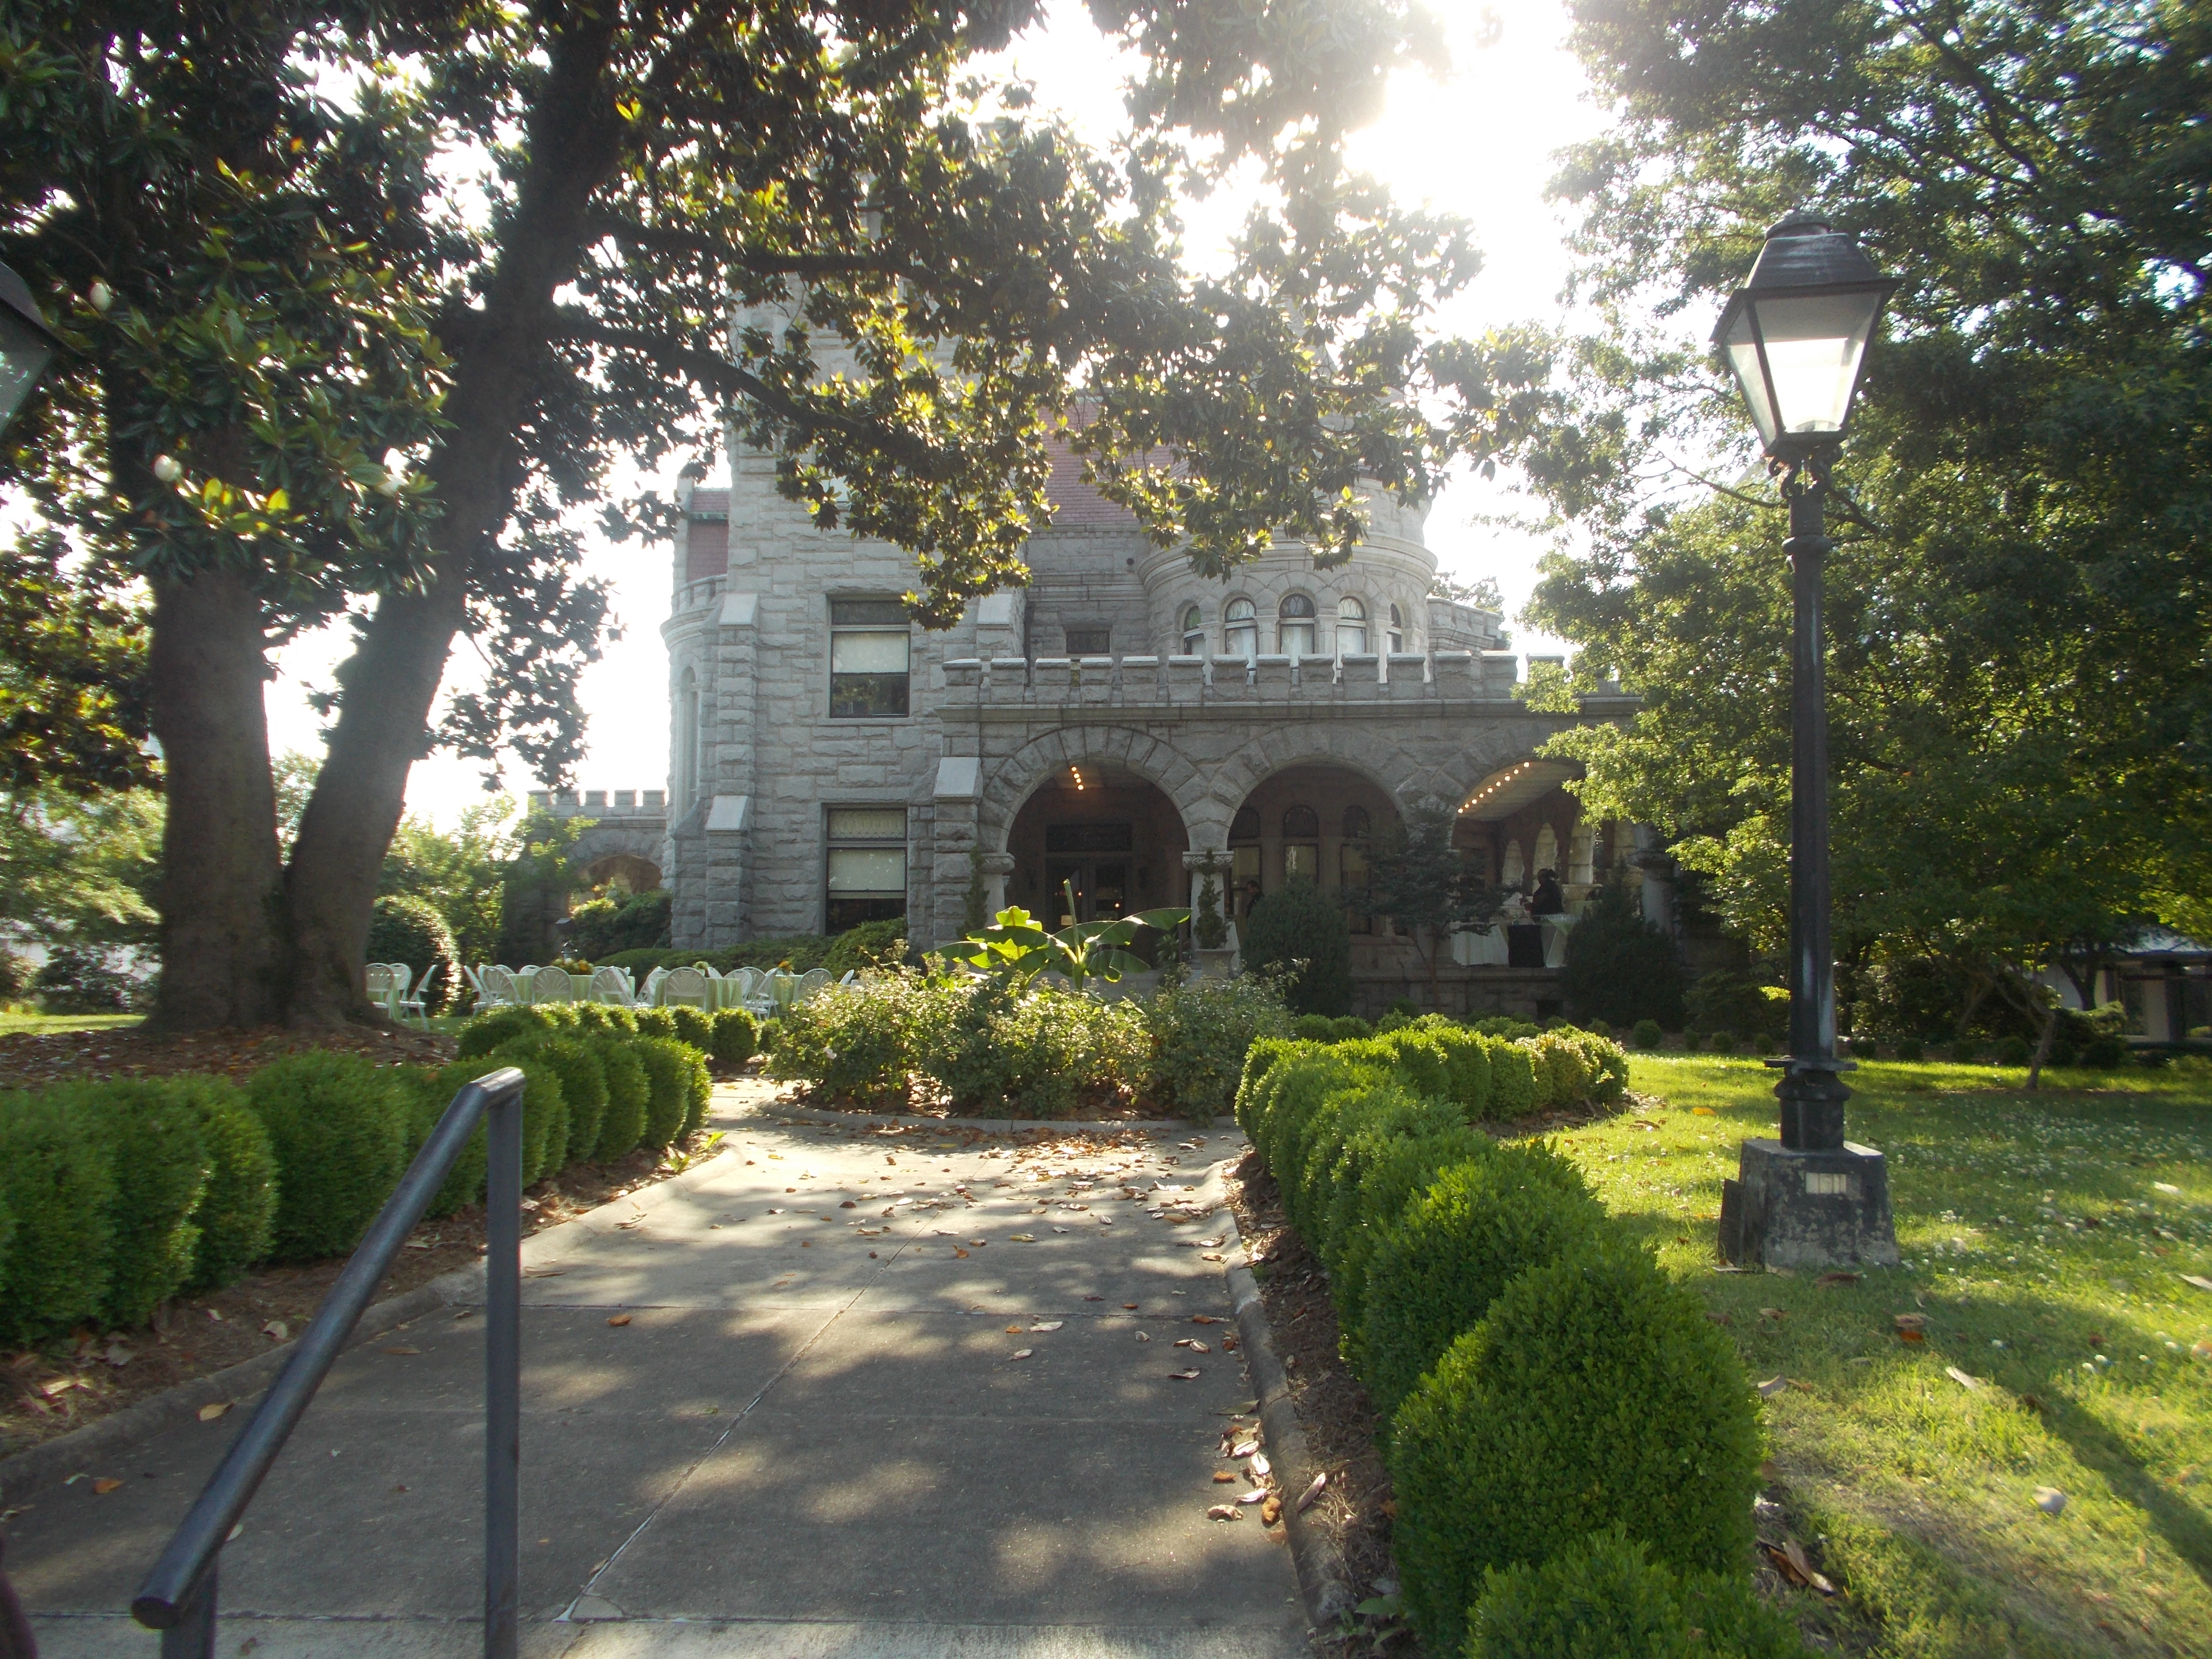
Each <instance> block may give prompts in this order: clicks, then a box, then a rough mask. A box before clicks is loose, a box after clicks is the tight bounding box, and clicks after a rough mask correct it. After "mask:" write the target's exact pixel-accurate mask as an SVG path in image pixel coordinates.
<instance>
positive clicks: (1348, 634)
mask: <svg viewBox="0 0 2212 1659" xmlns="http://www.w3.org/2000/svg"><path fill="white" fill-rule="evenodd" d="M1366 650H1367V606H1366V604H1365V602H1364V601H1363V600H1359V599H1341V600H1340V601H1338V603H1337V607H1336V653H1337V655H1339V656H1340V657H1341V656H1354V657H1357V656H1361V655H1364V653H1365V652H1366Z"/></svg>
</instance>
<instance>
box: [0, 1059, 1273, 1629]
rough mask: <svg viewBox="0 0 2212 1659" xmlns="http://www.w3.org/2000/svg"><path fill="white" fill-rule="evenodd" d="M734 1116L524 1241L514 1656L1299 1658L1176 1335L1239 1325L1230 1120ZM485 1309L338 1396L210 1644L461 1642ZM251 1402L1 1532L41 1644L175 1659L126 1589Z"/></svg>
mask: <svg viewBox="0 0 2212 1659" xmlns="http://www.w3.org/2000/svg"><path fill="white" fill-rule="evenodd" d="M739 1092H741V1093H750V1094H752V1095H754V1096H755V1097H757V1094H758V1091H757V1089H753V1090H750V1091H745V1090H743V1089H742V1086H741V1091H739ZM718 1106H719V1107H720V1111H719V1112H718V1116H720V1118H721V1119H722V1127H726V1128H727V1129H729V1131H730V1134H729V1139H727V1140H726V1142H725V1143H724V1146H725V1149H726V1150H725V1151H724V1152H722V1154H721V1155H720V1156H718V1157H717V1158H714V1159H713V1160H712V1161H711V1162H709V1163H708V1164H703V1165H702V1166H701V1167H700V1168H699V1169H698V1170H693V1171H690V1172H689V1173H687V1174H686V1175H685V1176H682V1177H679V1178H678V1179H677V1180H675V1181H671V1182H666V1183H664V1184H663V1185H661V1186H659V1187H657V1188H651V1189H648V1190H647V1191H646V1192H644V1193H641V1194H637V1195H636V1196H635V1198H634V1199H625V1200H619V1201H618V1202H617V1203H616V1204H613V1205H611V1206H607V1207H605V1208H604V1209H601V1210H599V1211H596V1212H593V1213H592V1215H590V1216H587V1217H585V1218H582V1219H581V1220H579V1221H576V1222H572V1223H570V1224H568V1225H566V1226H562V1227H559V1228H554V1229H550V1230H549V1231H546V1232H544V1233H541V1234H539V1235H538V1236H537V1237H534V1238H532V1239H531V1240H529V1241H528V1242H527V1243H526V1244H525V1246H524V1255H523V1260H524V1265H525V1271H526V1273H528V1274H529V1275H530V1277H529V1279H528V1280H527V1282H526V1285H525V1289H524V1311H523V1355H524V1367H525V1369H524V1376H523V1393H524V1416H523V1430H522V1456H523V1489H522V1502H523V1549H524V1560H523V1609H524V1613H525V1617H526V1620H527V1621H528V1623H527V1625H526V1634H525V1637H524V1643H523V1650H524V1652H525V1653H526V1654H528V1655H531V1656H533V1659H550V1656H556V1655H559V1656H569V1659H612V1656H617V1655H621V1656H628V1655H646V1654H651V1655H656V1656H663V1655H665V1656H684V1659H690V1656H696V1659H709V1656H712V1659H1002V1656H1003V1659H1122V1656H1130V1659H1135V1656H1145V1659H1154V1656H1158V1659H1168V1656H1185V1655H1188V1656H1200V1655H1204V1656H1208V1659H1286V1656H1292V1655H1298V1654H1303V1653H1304V1652H1305V1651H1306V1650H1307V1638H1306V1629H1305V1620H1304V1616H1303V1614H1302V1613H1301V1610H1300V1607H1299V1604H1298V1601H1297V1588H1296V1584H1295V1583H1294V1580H1293V1576H1292V1572H1291V1565H1290V1559H1289V1553H1288V1551H1287V1550H1286V1549H1285V1547H1283V1545H1282V1543H1281V1541H1280V1539H1279V1535H1278V1534H1279V1530H1280V1529H1279V1528H1274V1529H1269V1528H1263V1527H1262V1526H1261V1522H1260V1518H1259V1516H1258V1515H1257V1513H1256V1512H1255V1510H1251V1509H1246V1510H1243V1511H1241V1513H1240V1515H1239V1518H1238V1519H1237V1521H1236V1522H1233V1523H1232V1522H1220V1521H1215V1520H1209V1519H1208V1518H1207V1516H1206V1510H1207V1508H1208V1506H1209V1505H1211V1504H1216V1503H1218V1502H1220V1501H1222V1499H1223V1498H1227V1497H1233V1496H1234V1495H1236V1494H1237V1492H1240V1491H1242V1490H1243V1482H1241V1481H1240V1482H1238V1483H1237V1484H1233V1485H1218V1484H1216V1483H1215V1482H1214V1481H1213V1479H1212V1476H1213V1474H1214V1472H1215V1471H1216V1470H1217V1469H1219V1468H1226V1467H1229V1466H1228V1465H1227V1463H1226V1462H1225V1461H1224V1460H1222V1459H1221V1458H1220V1457H1218V1455H1217V1454H1218V1446H1219V1443H1220V1437H1221V1434H1222V1431H1223V1429H1224V1428H1225V1426H1226V1425H1231V1424H1234V1423H1243V1424H1248V1425H1249V1423H1251V1422H1252V1421H1253V1419H1252V1418H1251V1417H1250V1416H1249V1415H1243V1416H1239V1415H1237V1413H1240V1412H1244V1413H1249V1408H1250V1407H1251V1403H1252V1396H1251V1391H1250V1389H1249V1384H1248V1383H1247V1382H1246V1381H1245V1377H1244V1374H1243V1368H1242V1366H1241V1364H1240V1363H1239V1360H1238V1358H1237V1355H1236V1354H1234V1353H1225V1352H1223V1349H1222V1341H1221V1339H1222V1337H1223V1336H1224V1335H1225V1334H1227V1333H1229V1332H1230V1331H1231V1330H1233V1328H1234V1327H1233V1326H1232V1325H1231V1324H1228V1323H1226V1322H1224V1323H1219V1324H1203V1323H1194V1319H1196V1318H1199V1317H1200V1316H1207V1317H1211V1318H1213V1319H1218V1320H1223V1321H1226V1319H1227V1316H1228V1315H1229V1312H1230V1307H1229V1298H1228V1294H1227V1291H1226V1289H1225V1284H1224V1280H1223V1264H1222V1263H1221V1262H1220V1261H1218V1260H1216V1259H1211V1258H1214V1257H1218V1255H1222V1254H1225V1253H1233V1252H1234V1249H1235V1235H1234V1231H1233V1228H1231V1227H1230V1226H1228V1225H1227V1212H1226V1210H1225V1209H1222V1208H1219V1207H1218V1199H1219V1185H1218V1173H1215V1172H1214V1170H1213V1168H1212V1166H1214V1165H1215V1164H1217V1162H1218V1161H1219V1160H1222V1159H1226V1158H1231V1157H1233V1156H1234V1155H1235V1154H1236V1152H1237V1151H1238V1150H1239V1149H1240V1146H1241V1140H1240V1138H1239V1137H1237V1136H1235V1135H1225V1134H1221V1133H1206V1134H1205V1135H1203V1136H1200V1135H1197V1134H1194V1133H1191V1132H1189V1131H1187V1130H1186V1131H1184V1132H1182V1133H1180V1134H1177V1133H1173V1132H1163V1133H1127V1134H1116V1135H1114V1136H1111V1137H1097V1138H1091V1139H1077V1138H1076V1137H1073V1136H1071V1137H1068V1138H1066V1139H1060V1140H1054V1141H1050V1142H1046V1143H1043V1144H1042V1145H1027V1144H1024V1143H1023V1142H1020V1141H1018V1140H1010V1139H1002V1138H996V1137H988V1138H985V1137H970V1136H967V1135H963V1134H959V1133H945V1132H921V1133H915V1132H908V1133H882V1132H870V1131H866V1130H860V1129H855V1128H852V1127H845V1126H842V1125H841V1126H836V1127H823V1126H819V1125H815V1124H811V1123H787V1124H783V1125H779V1124H777V1123H776V1122H775V1120H774V1118H773V1116H772V1115H761V1112H760V1109H759V1108H758V1106H757V1099H756V1101H755V1102H754V1103H750V1104H748V1103H744V1102H741V1100H740V1099H739V1098H738V1097H737V1096H736V1095H733V1094H732V1092H731V1091H725V1094H724V1096H723V1097H722V1098H721V1099H720V1100H719V1101H718ZM748 1110H750V1115H746V1114H747V1112H748ZM1156 1183H1164V1184H1163V1185H1159V1186H1158V1187H1157V1188H1156ZM1182 1188H1188V1190H1177V1189H1182ZM1125 1194H1126V1195H1125ZM848 1202H849V1203H850V1204H851V1205H852V1206H854V1207H851V1208H846V1207H844V1206H845V1205H846V1204H847V1203H848ZM1171 1205H1182V1206H1188V1208H1190V1209H1192V1210H1195V1211H1198V1212H1205V1213H1203V1214H1202V1218H1201V1219H1200V1220H1198V1221H1196V1222H1182V1223H1180V1224H1178V1223H1176V1221H1174V1220H1171V1219H1170V1218H1169V1216H1170V1215H1172V1213H1173V1211H1172V1210H1171V1209H1170V1210H1169V1215H1162V1216H1158V1217H1156V1216H1155V1215H1154V1214H1152V1212H1154V1211H1159V1210H1163V1209H1164V1208H1167V1207H1168V1206H1171ZM886 1212H888V1213H886ZM1224 1234H1226V1235H1227V1242H1226V1243H1223V1235H1224ZM1209 1245H1211V1246H1212V1248H1210V1249H1209V1248H1208V1246H1209ZM480 1301H481V1299H480V1297H479V1296H477V1295H476V1294H474V1293H471V1295H469V1296H468V1297H466V1298H465V1300H464V1301H463V1302H462V1303H459V1304H456V1305H454V1306H453V1307H451V1308H448V1309H447V1310H445V1311H443V1312H441V1313H439V1314H436V1315H434V1316H429V1317H427V1318H423V1319H420V1320H417V1321H416V1322H414V1323H412V1324H411V1325H409V1326H405V1327H403V1328H400V1329H398V1330H396V1331H393V1332H392V1333H390V1334H386V1335H384V1336H381V1337H380V1338H378V1339H377V1340H374V1341H372V1342H369V1343H368V1344H365V1345H364V1346H362V1347H360V1348H357V1349H356V1350H355V1351H354V1352H352V1353H351V1354H349V1356H348V1357H347V1358H344V1359H343V1360H342V1361H341V1362H340V1363H339V1364H338V1366H337V1369H336V1370H334V1371H333V1372H332V1373H331V1377H330V1380H329V1382H328V1383H325V1386H324V1389H323V1392H322V1394H321V1395H320V1397H319V1399H318V1401H317V1402H316V1404H315V1406H314V1407H313V1409H312V1410H311V1411H310V1413H308V1415H307V1418H306V1419H305V1420H304V1421H303V1422H302V1424H301V1427H300V1430H299V1431H298V1433H297V1434H296V1435H295V1437H293V1440H292V1443H291V1446H290V1449H289V1451H288V1452H287V1454H286V1455H285V1456H284V1458H283V1460H282V1461H281V1462H279V1463H278V1464H277V1466H276V1470H275V1471H274V1473H273V1474H271V1475H270V1480H269V1481H268V1483H267V1484H266V1485H265V1486H264V1487H263V1489H262V1492H261V1495H260V1497H259V1498H258V1499H257V1500H256V1502H255V1504H254V1506H253V1508H252V1510H249V1511H248V1512H247V1516H246V1522H245V1524H244V1527H243V1529H242V1530H241V1532H240V1534H239V1535H238V1537H237V1538H236V1540H235V1541H234V1542H233V1543H232V1544H231V1545H230V1547H228V1550H227V1551H226V1552H225V1553H224V1555H223V1560H222V1610H223V1615H224V1625H223V1627H222V1632H221V1634H220V1636H219V1638H218V1642H217V1646H216V1651H217V1652H218V1653H220V1654H225V1655H229V1654H245V1653H251V1654H252V1655H254V1656H256V1659H306V1656H315V1659H323V1656H329V1659H400V1656H408V1659H413V1656H428V1655H435V1656H441V1659H443V1656H453V1659H461V1656H471V1655H475V1654H477V1653H480V1652H481V1646H480V1643H481V1637H480V1635H479V1627H478V1626H477V1623H476V1620H477V1615H478V1613H479V1612H480V1609H481V1605H482V1602H481V1597H482V1593H483V1592H482V1583H483V1580H482V1576H481V1575H482V1571H483V1569H482V1535H483V1534H482V1527H483V1511H482V1507H481V1505H482V1479H483V1476H482V1468H483V1419H482V1410H483V1380H482V1379H483V1370H482V1366H483V1341H482V1334H481V1333H482V1328H483V1320H482V1317H481V1315H480V1313H478V1312H477V1310H476V1307H472V1306H471V1305H469V1304H471V1303H474V1304H477V1306H480ZM1128 1304H1134V1305H1133V1307H1132V1306H1130V1305H1128ZM624 1316H627V1318H626V1322H623V1323H620V1324H617V1323H614V1322H613V1321H615V1320H617V1319H621V1318H623V1317H624ZM1177 1339H1190V1340H1196V1341H1202V1342H1204V1343H1206V1345H1207V1346H1208V1350H1209V1351H1208V1352H1204V1353H1198V1352H1194V1350H1193V1349H1191V1348H1188V1347H1178V1346H1174V1345H1175V1343H1176V1340H1177ZM1018 1353H1019V1354H1025V1357H1021V1358H1017V1357H1016V1356H1017V1354H1018ZM1183 1371H1196V1372H1197V1373H1198V1376H1195V1377H1194V1378H1188V1379H1185V1378H1180V1377H1177V1376H1173V1375H1171V1373H1176V1372H1183ZM240 1417H241V1414H240V1413H234V1414H233V1415H232V1416H231V1417H229V1418H226V1419H222V1420H220V1421H217V1422H216V1423H212V1424H207V1425H198V1424H194V1425H187V1426H185V1427H184V1428H180V1429H178V1430H174V1431H171V1432H169V1433H167V1434H165V1435H163V1436H161V1437H158V1438H155V1439H154V1440H151V1441H149V1442H146V1443H143V1444H142V1445H141V1446H139V1447H138V1448H137V1449H135V1450H133V1451H131V1453H129V1454H127V1455H121V1456H118V1457H113V1458H111V1459H109V1460H107V1461H108V1462H111V1463H112V1465H113V1467H112V1468H111V1467H106V1466H103V1467H100V1468H88V1469H86V1470H85V1471H84V1472H83V1473H84V1474H85V1475H86V1476H87V1477H88V1478H87V1479H84V1480H79V1481H77V1482H76V1483H75V1484H73V1485H70V1486H56V1487H52V1488H49V1489H47V1490H46V1491H44V1492H39V1493H36V1494H34V1495H33V1498H32V1500H31V1502H30V1504H29V1505H28V1507H27V1508H26V1509H24V1510H20V1511H18V1512H17V1513H15V1515H14V1516H12V1518H10V1519H9V1521H8V1522H7V1534H8V1545H7V1565H8V1569H9V1572H10V1574H11V1575H12V1576H13V1577H14V1579H15V1583H16V1586H17V1588H18V1589H19V1591H20V1593H21V1595H22V1598H23V1601H24V1603H25V1605H26V1606H27V1607H29V1608H30V1609H31V1610H32V1611H33V1624H34V1626H35V1627H36V1628H37V1630H38V1632H39V1636H40V1643H41V1646H42V1651H43V1652H44V1653H45V1654H46V1655H47V1656H49V1659H91V1656H95V1655H96V1656H100V1659H111V1656H132V1655H151V1654H153V1653H155V1651H156V1650H157V1647H158V1641H157V1638H155V1636H154V1635H153V1634H152V1633H151V1632H143V1631H141V1630H139V1628H138V1627H137V1626H136V1625H134V1624H131V1622H130V1621H129V1617H128V1613H127V1611H126V1609H127V1605H128V1602H129V1600H130V1596H131V1592H132V1590H133V1589H134V1588H135V1587H136V1584H137V1580H138V1578H139V1577H140V1576H141V1574H143V1571H144V1570H145V1568H146V1566H147V1565H148V1564H149V1562H150V1561H151V1559H153V1557H154V1555H155V1553H156V1552H157V1550H158V1549H159V1547H160V1546H161V1542H162V1541H164V1540H165V1538H166V1537H167V1533H168V1530H169V1529H170V1528H172V1527H173V1525H174V1524H175V1522H176V1521H177V1520H178V1518H179V1516H181V1515H182V1514H183V1512H184V1510H185V1507H186V1506H187V1505H188V1504H189V1503H190V1502H191V1498H192V1497H193V1495H194V1494H195V1493H196V1492H197V1490H198V1488H199V1486H200V1483H201V1481H202V1480H204V1478H205V1477H206V1475H207V1474H208V1472H209V1470H210V1469H211V1468H213V1466H214V1464H215V1462H216V1459H217V1458H218V1457H219V1456H220V1455H221V1454H222V1451H223V1449H225V1448H226V1447H227V1446H228V1443H229V1440H230V1438H231V1436H232V1435H233V1433H234V1432H235V1430H236V1427H237V1425H238V1423H239V1421H240ZM94 1478H107V1479H119V1480H122V1481H123V1482H124V1484H123V1485H122V1486H120V1487H118V1488H115V1489H113V1490H112V1491H110V1492H106V1493H104V1494H103V1493H99V1492H95V1491H94Z"/></svg>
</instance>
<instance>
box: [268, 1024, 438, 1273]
mask: <svg viewBox="0 0 2212 1659" xmlns="http://www.w3.org/2000/svg"><path fill="white" fill-rule="evenodd" d="M246 1101H247V1103H248V1104H249V1105H251V1106H252V1109H253V1110H254V1113H255V1115H257V1116H258V1117H259V1118H260V1120H261V1124H262V1127H264V1128H265V1129H267V1130H268V1131H269V1144H270V1150H271V1151H273V1152H275V1153H276V1221H275V1225H274V1227H273V1229H272V1231H271V1234H270V1246H271V1254H272V1255H274V1256H275V1257H276V1260H277V1261H319V1260H320V1259H321V1258H323V1257H325V1256H331V1255H344V1254H345V1253H346V1252H347V1251H348V1250H350V1249H353V1247H354V1246H355V1245H356V1244H357V1243H360V1242H361V1236H362V1231H364V1230H365V1229H366V1228H367V1227H368V1224H369V1222H370V1220H371V1219H372V1218H374V1216H375V1214H376V1212H377V1211H378V1210H379V1209H380V1207H382V1206H383V1203H384V1200H386V1199H387V1198H389V1197H390V1196H391V1195H392V1188H393V1187H394V1186H396V1185H397V1184H398V1180H399V1174H400V1171H401V1170H403V1169H404V1168H405V1166H406V1161H407V1101H406V1097H404V1095H403V1094H402V1093H401V1091H400V1090H399V1087H398V1085H397V1084H396V1083H395V1081H394V1080H393V1079H392V1075H391V1073H388V1072H386V1071H384V1070H381V1069H380V1068H379V1067H377V1066H374V1065H372V1064H371V1063H370V1062H369V1061H368V1060H364V1059H362V1057H361V1056H359V1055H358V1054H332V1053H330V1052H328V1051H327V1050H316V1051H314V1052H312V1053H308V1054H289V1055H287V1056H286V1057H285V1058H284V1059H283V1060H276V1061H275V1062H274V1063H273V1064H270V1065H268V1066H263V1067H262V1068H261V1070H259V1071H258V1072H256V1073H254V1074H253V1075H252V1077H251V1078H250V1079H247V1081H246Z"/></svg>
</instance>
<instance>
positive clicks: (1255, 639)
mask: <svg viewBox="0 0 2212 1659" xmlns="http://www.w3.org/2000/svg"><path fill="white" fill-rule="evenodd" d="M1259 617H1260V613H1259V611H1257V610H1256V609H1255V608H1254V606H1253V604H1252V601H1251V600H1249V599H1231V600H1230V601H1229V603H1228V605H1226V606H1225V608H1224V609H1223V611H1222V612H1221V644H1222V649H1223V652H1224V654H1225V655H1227V656H1230V657H1232V658H1235V659H1237V660H1238V661H1240V662H1249V661H1251V660H1252V659H1253V658H1255V657H1256V656H1258V655H1259V654H1260V621H1259Z"/></svg>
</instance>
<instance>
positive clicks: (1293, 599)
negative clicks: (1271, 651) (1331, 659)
mask: <svg viewBox="0 0 2212 1659" xmlns="http://www.w3.org/2000/svg"><path fill="white" fill-rule="evenodd" d="M1275 648H1276V649H1277V650H1278V651H1279V652H1281V653H1283V654H1284V655H1285V656H1286V657H1310V656H1312V655H1314V654H1315V653H1314V602H1313V601H1312V600H1311V599H1308V598H1307V597H1306V596H1305V595H1304V594H1303V593H1286V594H1285V595H1284V596H1283V603H1282V605H1281V606H1280V607H1279V609H1278V610H1277V611H1276V612H1275Z"/></svg>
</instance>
